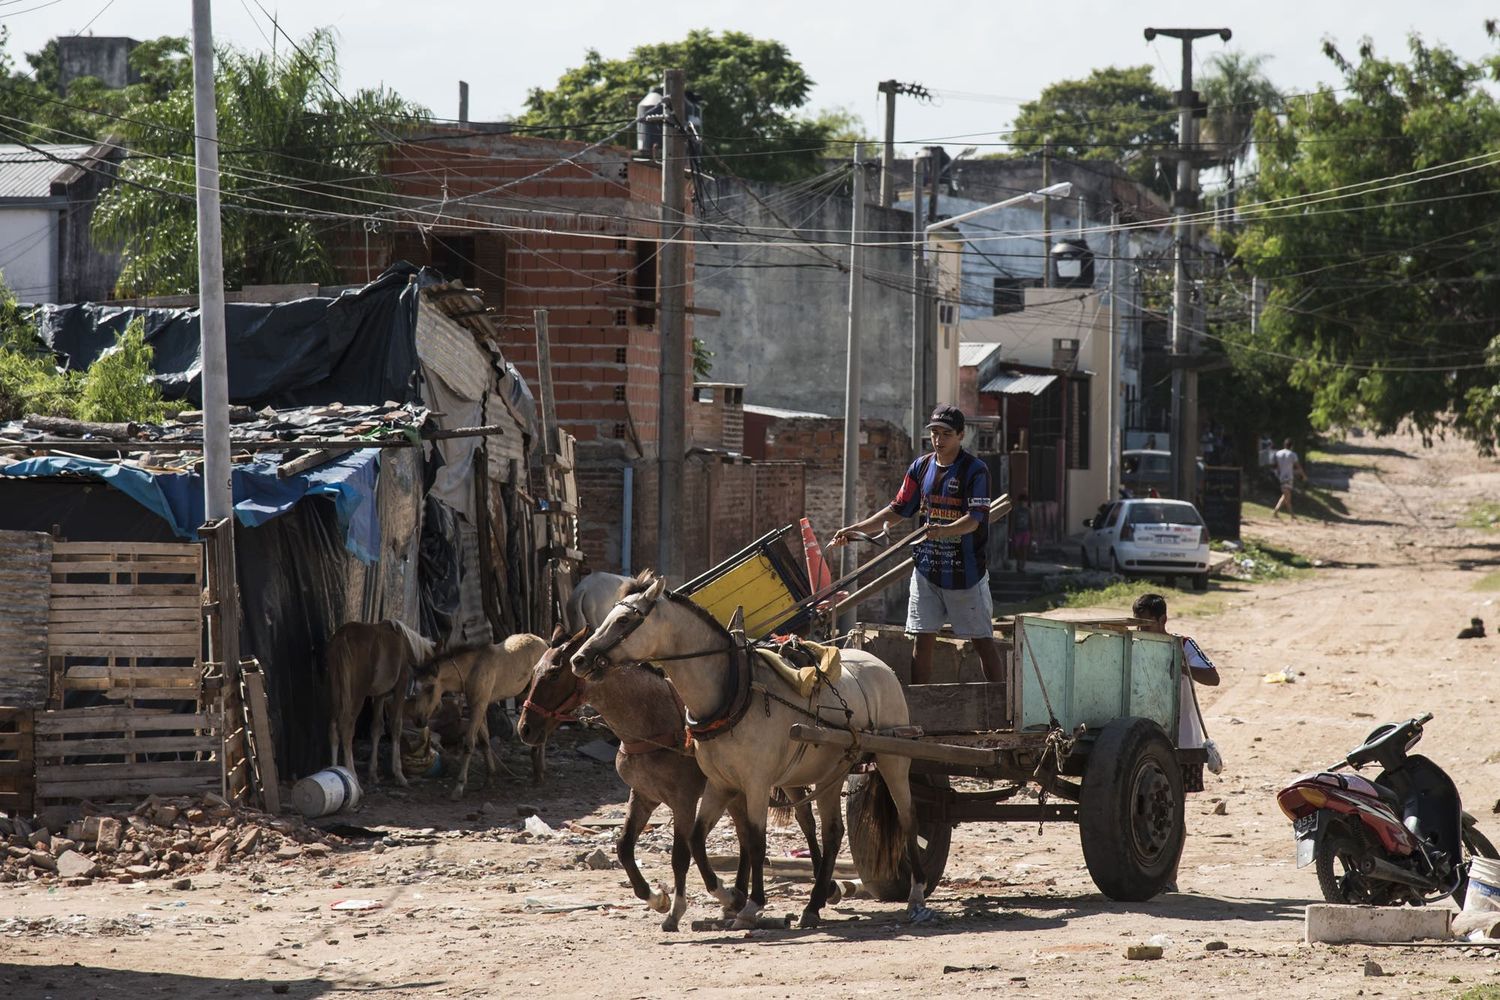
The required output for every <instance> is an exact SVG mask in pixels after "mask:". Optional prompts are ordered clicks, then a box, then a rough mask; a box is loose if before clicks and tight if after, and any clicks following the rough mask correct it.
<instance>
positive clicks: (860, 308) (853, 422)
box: [839, 142, 865, 631]
mask: <svg viewBox="0 0 1500 1000" xmlns="http://www.w3.org/2000/svg"><path fill="white" fill-rule="evenodd" d="M863 152H864V151H863V149H862V148H861V144H860V143H857V142H856V143H855V144H854V213H853V222H852V224H851V225H850V227H849V351H848V356H847V357H846V358H845V361H844V510H843V518H844V520H843V523H844V524H853V523H854V522H855V521H858V520H859V519H860V518H861V517H863V516H864V515H863V514H862V513H861V512H860V508H859V394H860V391H861V386H860V361H861V358H860V342H859V337H860V324H861V323H862V321H863V319H864V312H865V248H864V247H863V246H861V243H862V242H863V241H864V238H865V165H864V163H862V162H861V157H862V154H863ZM842 557H843V558H842V561H841V563H840V573H839V575H840V576H846V575H848V574H849V573H851V572H853V571H854V568H855V567H856V566H857V565H858V564H859V561H858V560H857V559H855V558H854V553H853V552H852V551H851V550H850V548H849V546H847V545H846V546H844V548H843V552H842ZM854 614H855V608H853V607H852V606H851V607H849V608H848V609H847V610H845V611H844V613H843V614H842V615H840V616H839V627H840V629H841V630H843V631H848V630H849V629H850V628H852V627H853V626H854Z"/></svg>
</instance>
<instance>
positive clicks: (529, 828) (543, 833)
mask: <svg viewBox="0 0 1500 1000" xmlns="http://www.w3.org/2000/svg"><path fill="white" fill-rule="evenodd" d="M526 832H527V833H529V834H531V835H532V836H533V837H555V836H557V831H556V830H554V829H552V827H550V826H548V825H547V821H546V820H544V819H542V818H541V817H540V816H535V815H533V816H527V817H526Z"/></svg>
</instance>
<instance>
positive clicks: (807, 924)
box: [797, 910, 823, 930]
mask: <svg viewBox="0 0 1500 1000" xmlns="http://www.w3.org/2000/svg"><path fill="white" fill-rule="evenodd" d="M822 922H823V921H822V919H821V918H820V917H819V916H818V915H817V914H816V913H814V912H813V911H812V910H803V911H802V919H801V920H800V921H799V922H798V923H797V926H798V927H800V928H802V929H803V930H811V929H812V928H814V927H817V926H818V925H819V924H821V923H822Z"/></svg>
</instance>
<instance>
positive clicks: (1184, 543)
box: [1083, 499, 1208, 590]
mask: <svg viewBox="0 0 1500 1000" xmlns="http://www.w3.org/2000/svg"><path fill="white" fill-rule="evenodd" d="M1083 526H1084V527H1085V528H1088V529H1089V531H1088V534H1086V535H1084V536H1083V565H1084V566H1086V567H1097V568H1098V569H1108V570H1113V571H1114V572H1116V573H1119V574H1120V575H1121V576H1165V577H1167V578H1169V579H1170V578H1171V577H1174V576H1190V577H1192V578H1193V589H1194V590H1207V589H1208V527H1207V526H1206V525H1204V523H1203V516H1202V515H1201V514H1199V513H1198V508H1196V507H1194V506H1193V505H1192V504H1190V503H1188V502H1187V501H1186V500H1156V499H1151V500H1146V499H1139V500H1116V501H1115V502H1114V503H1110V504H1105V505H1104V506H1103V507H1101V508H1100V510H1099V513H1097V514H1095V515H1094V516H1093V517H1091V518H1089V519H1088V520H1086V521H1084V522H1083Z"/></svg>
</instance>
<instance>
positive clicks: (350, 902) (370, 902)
mask: <svg viewBox="0 0 1500 1000" xmlns="http://www.w3.org/2000/svg"><path fill="white" fill-rule="evenodd" d="M384 907H385V904H384V903H382V902H381V901H380V900H378V899H340V900H338V901H337V902H334V903H329V904H328V908H329V909H330V910H379V909H383V908H384Z"/></svg>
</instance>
